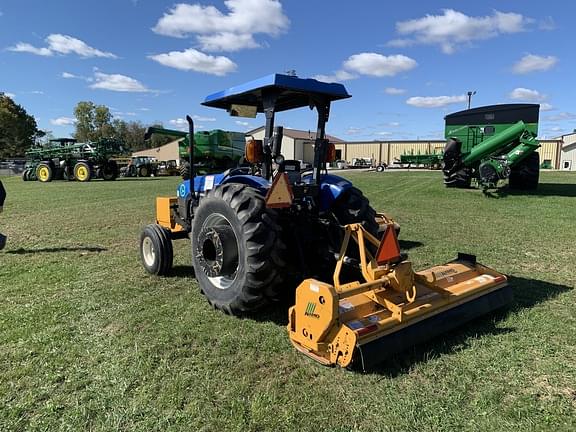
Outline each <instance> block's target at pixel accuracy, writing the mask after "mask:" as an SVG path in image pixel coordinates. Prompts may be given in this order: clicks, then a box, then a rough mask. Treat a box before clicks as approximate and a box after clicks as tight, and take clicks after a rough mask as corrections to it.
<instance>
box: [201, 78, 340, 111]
mask: <svg viewBox="0 0 576 432" xmlns="http://www.w3.org/2000/svg"><path fill="white" fill-rule="evenodd" d="M264 89H276V90H279V92H280V93H279V95H278V98H277V100H276V105H275V111H277V112H278V111H285V110H289V109H293V108H300V107H305V106H310V105H311V97H313V96H321V97H323V98H324V99H327V100H328V101H334V100H338V99H345V98H349V97H350V95H349V94H348V92H347V91H346V88H345V87H344V86H343V85H342V84H337V83H325V82H321V81H317V80H315V79H311V78H306V79H304V78H298V77H295V76H290V75H281V74H272V75H268V76H265V77H262V78H259V79H256V80H254V81H250V82H247V83H245V84H240V85H238V86H235V87H231V88H229V89H227V90H223V91H221V92H218V93H214V94H211V95H210V96H207V97H206V99H205V100H204V102H202V105H205V106H209V107H214V108H223V109H227V110H229V109H230V105H232V104H238V105H251V106H256V107H258V112H264V107H263V105H262V90H264Z"/></svg>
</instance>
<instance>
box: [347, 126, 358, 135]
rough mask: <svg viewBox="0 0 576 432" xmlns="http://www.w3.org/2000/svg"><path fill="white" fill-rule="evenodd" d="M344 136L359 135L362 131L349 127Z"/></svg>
mask: <svg viewBox="0 0 576 432" xmlns="http://www.w3.org/2000/svg"><path fill="white" fill-rule="evenodd" d="M344 133H345V134H346V135H359V134H361V133H362V129H361V128H358V127H354V126H350V127H349V128H348V129H347V130H346V131H345V132H344Z"/></svg>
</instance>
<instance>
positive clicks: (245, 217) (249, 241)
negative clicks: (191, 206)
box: [192, 184, 286, 315]
mask: <svg viewBox="0 0 576 432" xmlns="http://www.w3.org/2000/svg"><path fill="white" fill-rule="evenodd" d="M285 250H286V248H285V246H284V243H283V242H282V240H281V228H280V226H279V225H278V222H277V214H276V212H275V211H274V210H272V209H269V208H267V207H266V205H265V201H264V197H263V196H262V195H261V194H260V193H259V192H258V190H256V189H254V188H252V187H249V186H246V185H242V184H225V185H222V186H218V187H216V188H214V189H212V190H211V191H210V192H208V194H206V196H205V197H204V198H203V199H202V200H201V201H200V205H199V206H198V208H197V209H196V212H195V215H194V224H193V227H192V262H193V265H194V271H195V274H196V279H197V280H198V284H199V285H200V289H201V291H202V293H203V294H204V295H205V296H206V299H207V300H208V302H209V303H210V304H211V305H212V306H213V307H215V308H217V309H220V310H222V311H224V312H225V313H228V314H232V315H242V314H245V313H248V312H252V311H254V310H256V309H259V308H261V307H262V306H264V305H266V304H268V303H269V302H270V301H275V300H278V299H279V297H280V295H281V291H282V286H283V284H282V282H283V280H284V274H283V272H284V268H285V266H286V263H285V261H284V256H285Z"/></svg>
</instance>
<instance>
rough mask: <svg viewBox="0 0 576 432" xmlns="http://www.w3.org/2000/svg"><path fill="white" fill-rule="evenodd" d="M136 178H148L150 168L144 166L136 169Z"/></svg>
mask: <svg viewBox="0 0 576 432" xmlns="http://www.w3.org/2000/svg"><path fill="white" fill-rule="evenodd" d="M138 177H150V168H149V167H148V166H146V165H142V166H140V167H138Z"/></svg>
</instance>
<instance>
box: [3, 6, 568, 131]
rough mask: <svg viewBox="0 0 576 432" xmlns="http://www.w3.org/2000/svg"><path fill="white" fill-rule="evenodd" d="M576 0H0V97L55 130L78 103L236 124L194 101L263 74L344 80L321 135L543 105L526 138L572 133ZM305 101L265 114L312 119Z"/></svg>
mask: <svg viewBox="0 0 576 432" xmlns="http://www.w3.org/2000/svg"><path fill="white" fill-rule="evenodd" d="M575 12H576V5H574V4H572V2H566V1H549V2H536V1H531V2H520V1H502V0H500V1H498V2H496V1H488V2H462V1H460V2H456V1H444V2H437V1H411V2H384V1H377V0H365V1H361V2H349V1H328V0H325V1H324V0H317V1H296V0H291V1H288V0H283V1H276V0H228V1H208V0H202V1H200V2H188V3H177V2H174V1H160V0H101V1H98V2H93V1H81V0H77V1H61V0H51V1H40V0H36V1H32V0H19V1H4V0H0V91H3V92H6V93H8V94H10V95H13V97H14V99H15V100H16V101H17V102H18V103H19V104H21V105H22V106H24V108H25V109H26V110H27V111H28V112H29V113H30V114H32V115H34V116H35V117H36V119H37V121H38V123H39V126H40V128H42V129H47V130H51V131H52V132H53V133H54V134H55V135H57V136H67V135H68V134H70V133H71V132H72V131H73V123H72V118H73V108H74V106H75V105H76V103H77V102H78V101H81V100H91V101H93V102H95V103H97V104H104V105H107V106H109V107H110V108H111V110H112V112H113V113H114V115H115V117H118V118H123V119H125V120H139V121H142V122H143V123H152V122H157V121H160V122H162V123H163V124H164V126H165V127H175V128H179V127H182V122H183V120H182V119H183V118H184V117H185V115H186V114H190V115H193V116H195V119H196V124H197V127H199V128H204V129H206V130H209V129H215V128H222V129H229V130H239V131H245V130H248V129H251V128H254V127H258V126H260V125H261V124H262V123H263V118H262V117H261V116H259V117H258V118H257V119H238V118H230V117H228V116H227V114H226V113H225V112H222V111H220V110H215V109H211V108H205V107H202V106H201V105H200V103H201V102H202V101H203V100H204V97H205V96H207V95H208V94H211V93H214V92H217V91H220V90H223V89H225V88H228V87H230V86H233V85H237V84H240V83H243V82H245V81H250V80H252V79H255V78H258V77H260V76H264V75H268V74H270V73H282V72H284V71H287V70H291V69H292V70H295V71H296V72H297V74H298V76H300V77H316V78H319V79H323V80H328V81H340V82H342V83H343V84H344V85H345V86H346V88H347V89H348V91H349V93H351V94H352V98H351V99H347V100H344V101H339V102H335V103H334V104H333V106H332V111H331V118H330V122H329V125H328V132H329V133H330V134H332V135H335V136H338V137H340V138H342V139H345V140H353V141H357V140H383V139H384V140H387V139H413V138H420V139H431V138H440V137H441V136H442V129H443V117H444V115H446V113H449V112H454V111H458V110H461V109H464V108H465V107H466V97H465V94H466V92H467V91H469V90H475V91H477V94H476V95H475V96H473V99H472V105H473V106H479V105H489V104H496V103H511V102H535V103H540V104H542V110H541V113H540V135H541V136H545V137H552V136H558V135H560V134H562V133H567V132H571V131H572V130H573V129H574V128H576V107H575V106H574V104H575V102H574V101H575V97H574V96H575V86H574V77H575V71H576V57H575V56H574V54H573V53H574V47H573V44H572V42H573V41H574V36H573V35H574V33H573V30H572V26H573V22H574V18H573V17H574V13H575ZM307 111H308V110H307V109H302V110H298V111H295V112H291V113H286V114H281V115H279V116H278V120H277V124H283V125H284V126H285V127H291V128H297V129H304V130H307V129H314V127H315V117H314V116H312V115H310V113H309V112H307Z"/></svg>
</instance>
